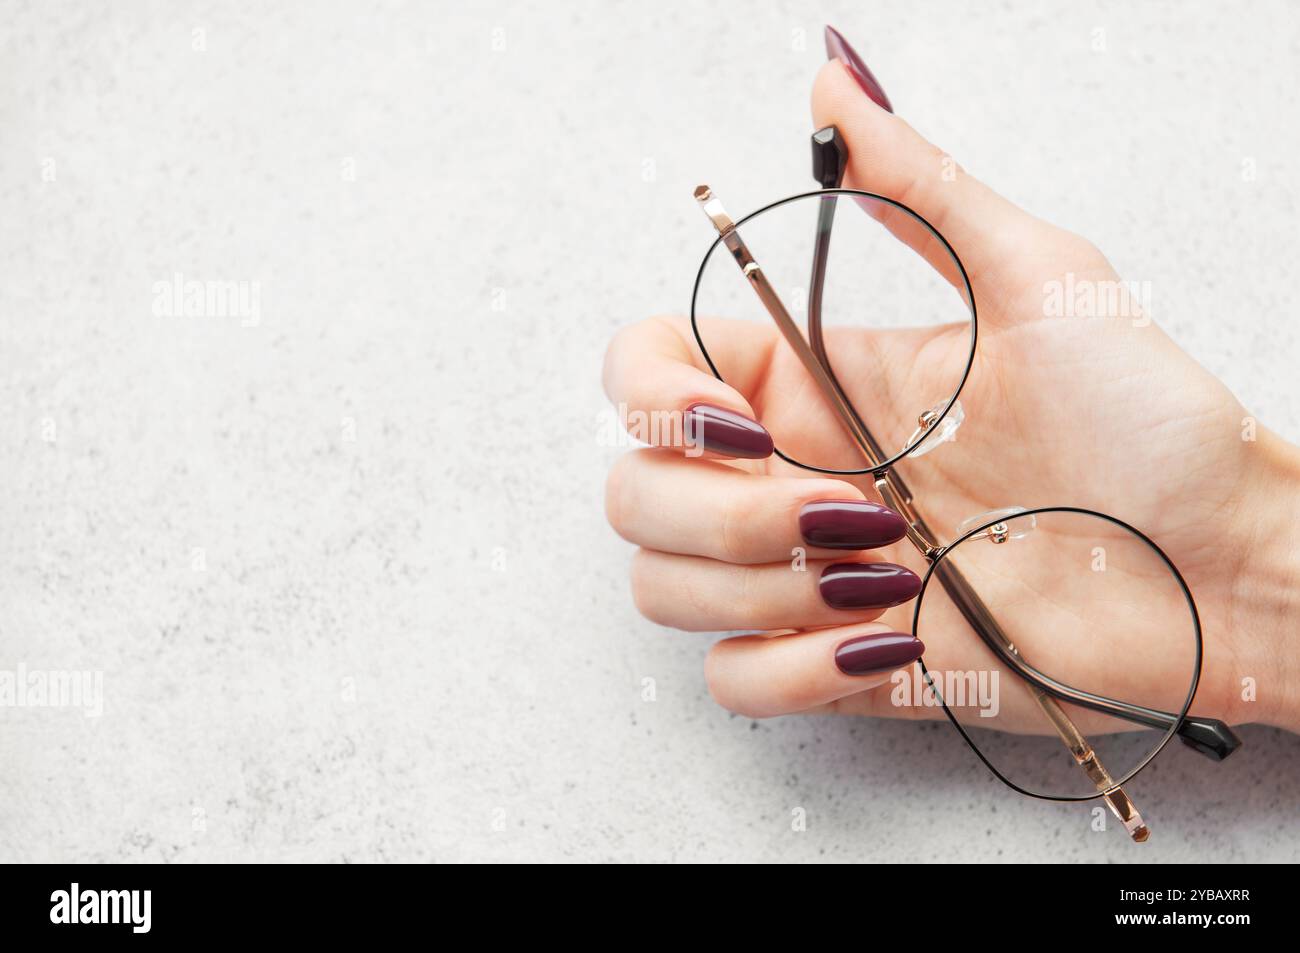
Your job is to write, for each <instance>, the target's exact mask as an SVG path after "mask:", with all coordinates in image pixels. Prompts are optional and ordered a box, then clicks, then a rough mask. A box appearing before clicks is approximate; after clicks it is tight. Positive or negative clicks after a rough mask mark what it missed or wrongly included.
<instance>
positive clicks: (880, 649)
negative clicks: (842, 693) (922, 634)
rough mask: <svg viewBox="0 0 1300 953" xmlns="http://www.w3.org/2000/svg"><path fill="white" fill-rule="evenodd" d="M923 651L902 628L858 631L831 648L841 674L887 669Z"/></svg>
mask: <svg viewBox="0 0 1300 953" xmlns="http://www.w3.org/2000/svg"><path fill="white" fill-rule="evenodd" d="M924 653H925V645H924V644H923V643H922V642H921V640H920V639H918V638H915V637H913V636H910V635H906V634H904V633H902V632H880V633H877V634H876V635H860V636H858V637H857V638H856V639H849V640H848V641H847V642H842V643H840V645H839V646H838V647H837V648H836V649H835V664H836V666H838V668H839V670H840V671H841V672H843V673H844V674H845V675H870V674H871V673H872V672H888V671H891V670H892V669H896V668H902V667H903V666H904V665H907V664H909V663H911V662H915V661H916V660H917V659H919V658H920V657H921V656H922V655H923V654H924Z"/></svg>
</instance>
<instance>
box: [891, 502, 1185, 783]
mask: <svg viewBox="0 0 1300 953" xmlns="http://www.w3.org/2000/svg"><path fill="white" fill-rule="evenodd" d="M1042 513H1076V514H1079V515H1082V516H1095V517H1097V518H1098V519H1103V520H1106V521H1107V522H1109V523H1113V524H1114V525H1115V526H1118V527H1119V528H1120V529H1123V530H1127V531H1128V532H1129V533H1131V534H1132V535H1134V536H1136V537H1137V538H1138V539H1140V540H1141V541H1142V542H1144V543H1146V544H1147V546H1149V547H1150V548H1151V549H1152V551H1154V552H1155V554H1156V555H1157V556H1159V557H1160V561H1161V562H1163V563H1164V564H1165V567H1166V568H1167V569H1168V570H1169V572H1170V573H1171V574H1172V575H1173V577H1174V579H1175V580H1176V581H1177V582H1178V588H1179V589H1180V590H1181V591H1182V593H1183V599H1184V600H1185V601H1186V602H1187V608H1188V610H1189V611H1190V612H1191V614H1192V631H1193V632H1194V633H1195V635H1196V665H1195V667H1194V668H1193V670H1192V681H1191V685H1190V687H1189V688H1188V690H1187V699H1186V700H1185V701H1184V702H1183V707H1182V710H1181V711H1180V712H1179V713H1178V719H1177V721H1175V722H1174V723H1173V725H1172V726H1170V728H1169V729H1168V731H1166V732H1165V736H1164V737H1163V738H1162V739H1161V740H1160V743H1159V744H1158V745H1156V746H1155V748H1153V749H1152V750H1151V753H1150V754H1148V755H1147V756H1146V757H1145V758H1143V759H1142V760H1141V761H1140V762H1138V764H1137V766H1136V767H1134V768H1133V770H1131V771H1130V772H1129V773H1128V774H1126V775H1124V777H1122V778H1115V779H1113V780H1114V787H1112V788H1111V789H1110V790H1112V791H1113V790H1115V789H1116V788H1120V787H1123V786H1124V785H1125V784H1127V783H1128V782H1129V781H1131V780H1132V779H1133V778H1135V777H1136V776H1137V774H1138V772H1140V771H1141V770H1142V769H1143V768H1145V767H1146V766H1147V765H1148V764H1150V763H1151V762H1152V761H1153V760H1154V759H1155V757H1156V755H1158V754H1160V752H1161V751H1163V750H1164V747H1165V745H1167V744H1169V740H1170V739H1171V738H1173V737H1174V735H1176V734H1177V733H1178V730H1179V729H1180V728H1181V727H1182V726H1183V722H1184V720H1185V719H1186V718H1187V712H1188V711H1190V710H1191V707H1192V702H1193V700H1195V698H1196V688H1197V686H1198V685H1199V684H1200V681H1201V660H1202V653H1203V642H1202V639H1201V617H1200V614H1199V613H1198V612H1197V611H1196V600H1195V599H1193V598H1192V591H1191V589H1190V588H1188V585H1187V582H1186V580H1184V579H1183V574H1182V573H1180V572H1179V571H1178V567H1177V566H1175V565H1174V563H1173V560H1171V559H1170V558H1169V557H1168V556H1167V555H1166V554H1165V551H1164V550H1163V549H1161V548H1160V547H1159V546H1158V545H1157V544H1156V542H1155V541H1154V540H1153V539H1151V537H1149V536H1147V534H1146V533H1144V532H1142V531H1141V530H1140V529H1137V528H1135V527H1133V526H1130V525H1129V524H1128V523H1125V522H1124V521H1123V520H1122V519H1119V518H1118V517H1115V516H1111V515H1109V514H1108V513H1100V512H1098V511H1097V510H1090V509H1086V508H1084V507H1080V506H1040V507H1037V508H1036V509H1032V510H1025V511H1023V512H1020V513H1016V514H1014V515H1011V516H1007V515H1003V516H998V517H994V518H992V519H990V520H989V521H988V522H986V523H983V524H982V525H980V526H976V527H975V528H973V529H971V530H968V531H967V532H966V533H964V534H962V535H961V536H960V537H958V538H957V539H955V540H953V541H952V542H951V543H948V544H947V545H946V546H943V547H941V548H940V549H939V550H938V552H937V553H936V554H935V557H934V559H933V560H932V561H931V562H930V565H929V567H928V568H927V569H926V573H925V576H924V578H922V580H921V589H920V591H919V592H918V593H917V594H916V608H915V609H913V611H912V635H913V637H915V638H920V636H919V635H918V633H917V623H918V622H919V621H920V618H921V606H922V604H923V603H924V601H925V591H926V589H927V588H928V587H929V585H930V579H931V578H932V577H933V576H934V571H935V568H936V567H937V566H938V565H939V564H940V563H941V562H942V561H943V560H944V557H946V556H947V555H948V554H949V553H951V552H952V551H953V550H954V549H956V548H957V547H958V546H959V545H961V544H962V543H963V542H965V541H966V540H968V539H970V538H971V537H972V536H974V535H976V534H977V533H981V532H983V531H984V530H987V529H989V528H990V527H993V526H996V525H997V524H998V523H1004V522H1007V521H1008V520H1014V519H1020V518H1021V517H1025V516H1038V515H1040V514H1042ZM918 661H919V662H920V665H921V674H922V675H924V676H925V678H926V684H927V685H928V686H929V687H930V690H931V691H932V692H934V697H935V698H937V699H938V700H939V704H940V705H942V706H943V713H944V714H945V715H947V716H948V720H949V721H950V722H952V725H953V727H954V728H956V729H957V731H958V733H959V734H960V735H961V736H962V738H963V739H964V740H965V742H966V744H967V745H969V746H970V749H971V750H972V751H974V752H975V754H976V756H977V757H978V758H979V759H980V760H981V761H982V762H984V766H985V767H986V768H988V769H989V770H990V771H992V772H993V775H994V777H996V778H997V779H998V780H999V781H1001V782H1002V783H1003V784H1005V785H1006V786H1007V787H1009V788H1011V789H1012V790H1013V791H1017V792H1019V793H1020V794H1023V795H1025V796H1026V797H1032V798H1038V799H1039V800H1040V801H1093V800H1096V799H1097V798H1099V797H1104V796H1105V795H1106V793H1107V792H1106V791H1097V792H1095V793H1093V794H1078V795H1076V794H1067V795H1057V794H1039V793H1037V792H1035V791H1029V790H1026V789H1025V788H1022V787H1021V786H1020V785H1018V784H1016V783H1015V782H1014V781H1012V780H1010V779H1009V778H1007V776H1006V775H1004V774H1003V773H1002V772H1001V771H999V770H998V769H997V767H996V766H995V765H994V764H993V762H991V761H990V760H989V759H988V758H987V757H985V755H984V752H982V751H981V750H980V748H979V745H977V744H976V743H975V742H974V741H973V740H972V739H971V736H970V735H969V734H967V733H966V729H965V728H964V727H962V724H961V722H959V721H958V720H957V716H955V715H954V714H953V713H952V711H951V710H950V709H949V708H948V703H947V702H945V701H944V700H943V695H942V694H940V692H939V690H938V689H937V688H935V687H934V686H933V685H931V684H930V671H929V669H927V668H926V667H925V658H924V656H922V657H921V658H920V659H919V660H918ZM1012 674H1015V675H1016V677H1017V678H1019V677H1020V676H1019V675H1018V674H1017V673H1014V672H1013V673H1012ZM1042 737H1050V736H1047V735H1045V736H1042Z"/></svg>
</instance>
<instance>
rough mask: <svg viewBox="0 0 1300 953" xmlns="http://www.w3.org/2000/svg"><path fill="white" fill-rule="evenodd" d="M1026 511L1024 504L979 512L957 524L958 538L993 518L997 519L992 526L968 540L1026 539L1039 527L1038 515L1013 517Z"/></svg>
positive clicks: (1004, 540) (1000, 540)
mask: <svg viewBox="0 0 1300 953" xmlns="http://www.w3.org/2000/svg"><path fill="white" fill-rule="evenodd" d="M1025 512H1028V511H1027V510H1026V509H1025V508H1024V507H1023V506H1008V507H1005V508H1003V509H1000V510H989V511H988V512H987V513H979V514H977V515H975V516H972V517H970V518H969V519H964V520H962V521H961V522H960V523H958V524H957V537H956V538H957V539H961V538H962V537H963V536H965V535H966V534H967V533H969V532H970V531H971V530H973V529H974V528H975V527H976V526H985V524H987V523H989V522H990V521H991V520H997V522H996V523H994V524H993V525H992V526H987V527H986V528H985V529H983V530H981V531H980V532H978V533H976V534H975V535H974V536H972V537H971V538H970V539H969V540H967V542H972V541H974V540H977V539H987V540H989V541H990V542H992V543H998V544H1001V543H1005V542H1006V541H1007V540H1009V539H1024V538H1025V537H1026V536H1028V535H1029V534H1030V533H1032V532H1033V531H1034V530H1035V529H1036V528H1037V527H1038V517H1037V516H1030V517H1029V518H1028V519H1013V517H1016V516H1019V515H1020V514H1021V513H1025Z"/></svg>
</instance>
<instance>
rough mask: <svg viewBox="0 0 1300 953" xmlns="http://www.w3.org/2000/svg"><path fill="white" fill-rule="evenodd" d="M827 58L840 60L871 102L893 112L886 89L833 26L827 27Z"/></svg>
mask: <svg viewBox="0 0 1300 953" xmlns="http://www.w3.org/2000/svg"><path fill="white" fill-rule="evenodd" d="M826 58H827V59H828V60H835V59H838V60H840V61H841V62H842V63H843V64H844V65H845V66H847V67H848V69H849V73H850V74H851V75H852V76H853V78H854V79H856V80H857V81H858V85H859V86H861V87H862V91H863V92H864V93H866V94H867V95H868V96H870V97H871V101H872V102H874V103H875V104H876V105H877V106H879V107H880V108H881V109H883V110H885V111H887V112H891V113H892V112H893V111H894V107H893V106H892V105H890V102H889V97H888V96H886V95H885V91H884V89H883V88H882V87H881V85H880V83H878V82H877V81H876V77H875V76H873V75H872V73H871V70H870V69H868V68H867V64H866V63H864V62H862V57H860V56H858V51H857V50H855V49H854V48H853V47H852V46H851V45H850V44H849V41H848V40H846V39H844V37H843V36H841V35H840V32H839V30H837V29H835V27H833V26H827V27H826Z"/></svg>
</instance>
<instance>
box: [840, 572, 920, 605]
mask: <svg viewBox="0 0 1300 953" xmlns="http://www.w3.org/2000/svg"><path fill="white" fill-rule="evenodd" d="M818 587H819V588H820V589H821V594H822V599H823V600H824V601H825V603H826V604H827V605H828V606H830V607H831V608H832V609H888V608H889V607H890V606H898V605H902V604H903V603H904V602H907V601H908V600H909V599H914V598H916V594H917V593H918V592H920V591H921V578H920V577H919V576H918V575H917V574H916V573H914V572H912V570H910V569H908V568H907V567H906V566H896V565H894V564H893V563H834V564H833V565H830V566H827V567H826V568H825V569H823V570H822V578H821V581H820V582H819V583H818Z"/></svg>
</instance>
